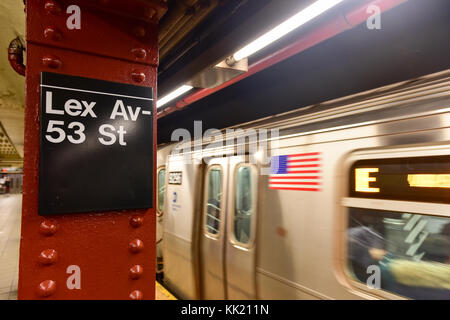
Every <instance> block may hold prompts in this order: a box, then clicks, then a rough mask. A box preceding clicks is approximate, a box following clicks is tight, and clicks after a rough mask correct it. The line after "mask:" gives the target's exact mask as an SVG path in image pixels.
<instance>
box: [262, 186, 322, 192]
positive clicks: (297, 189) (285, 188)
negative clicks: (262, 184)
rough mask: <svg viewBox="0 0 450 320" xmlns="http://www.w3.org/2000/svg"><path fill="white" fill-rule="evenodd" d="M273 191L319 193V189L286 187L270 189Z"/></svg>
mask: <svg viewBox="0 0 450 320" xmlns="http://www.w3.org/2000/svg"><path fill="white" fill-rule="evenodd" d="M270 189H274V190H294V191H321V189H319V188H287V187H270Z"/></svg>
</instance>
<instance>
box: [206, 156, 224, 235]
mask: <svg viewBox="0 0 450 320" xmlns="http://www.w3.org/2000/svg"><path fill="white" fill-rule="evenodd" d="M215 168H219V169H220V177H221V182H222V201H220V219H219V230H218V232H217V233H216V234H214V233H211V232H209V231H208V228H207V227H206V221H207V220H206V210H207V205H208V192H209V183H208V182H209V181H208V178H209V173H210V172H211V170H213V169H215ZM225 187H226V186H225V179H224V169H223V166H222V165H220V164H212V165H210V166H208V168H207V169H206V173H205V177H204V188H203V204H202V212H203V219H202V220H203V223H202V224H203V227H202V229H203V233H204V235H205V236H206V237H208V238H211V239H213V240H217V239H219V238H220V236H221V235H222V229H223V227H222V225H223V216H224V214H226V212H225V211H224V205H223V202H224V190H225Z"/></svg>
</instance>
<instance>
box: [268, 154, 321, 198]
mask: <svg viewBox="0 0 450 320" xmlns="http://www.w3.org/2000/svg"><path fill="white" fill-rule="evenodd" d="M321 166H322V159H321V153H320V152H310V153H301V154H289V155H285V156H274V157H272V162H271V168H270V169H271V175H270V177H269V188H270V189H276V190H296V191H320V190H321V188H320V186H321V184H322V174H321V173H322V171H321Z"/></svg>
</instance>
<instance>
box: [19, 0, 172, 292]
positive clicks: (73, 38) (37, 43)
mask: <svg viewBox="0 0 450 320" xmlns="http://www.w3.org/2000/svg"><path fill="white" fill-rule="evenodd" d="M26 5H27V8H26V12H27V48H26V52H27V60H26V108H25V150H24V182H23V210H22V234H21V245H20V262H19V289H18V297H19V299H142V298H143V299H154V297H155V238H156V236H155V234H156V232H155V231H156V230H155V226H156V222H155V220H156V219H155V216H156V213H155V209H154V208H153V209H148V210H127V211H120V212H102V213H101V214H99V213H83V214H61V215H54V216H46V217H43V216H39V215H38V182H39V181H38V179H39V175H38V170H39V128H40V124H39V112H40V111H39V110H40V102H39V94H40V87H39V81H40V72H42V71H48V72H54V73H62V74H67V75H74V76H82V77H88V78H95V79H100V80H108V81H115V82H122V83H127V84H134V85H140V86H149V87H153V88H154V96H156V68H157V64H158V47H157V33H158V29H157V26H158V21H159V19H160V18H161V17H162V15H163V14H164V13H165V11H166V8H165V5H164V4H163V2H162V1H159V0H146V1H144V0H127V1H123V0H88V1H82V0H79V1H77V0H72V1H65V0H59V1H58V0H30V1H27V2H26ZM73 5H75V7H74V6H73ZM77 7H78V8H79V9H80V11H79V12H77ZM74 14H75V15H74ZM74 19H79V20H74ZM153 114H154V115H156V103H154V107H153ZM153 128H154V142H153V150H154V162H153V163H154V172H156V117H154V118H153ZM149 147H150V146H149ZM113 160H114V159H111V161H113ZM111 174H112V175H113V174H114V173H113V172H111ZM92 179H95V177H92ZM155 183H156V174H154V181H153V185H154V186H155ZM154 190H156V188H155V187H154ZM153 199H156V196H155V195H154V196H153ZM154 201H155V200H154ZM153 207H155V205H153ZM78 267H79V269H77V268H78ZM75 274H79V275H80V282H79V284H80V287H79V288H76V287H74V283H75V282H74V281H75V280H74V278H73V277H74V275H75Z"/></svg>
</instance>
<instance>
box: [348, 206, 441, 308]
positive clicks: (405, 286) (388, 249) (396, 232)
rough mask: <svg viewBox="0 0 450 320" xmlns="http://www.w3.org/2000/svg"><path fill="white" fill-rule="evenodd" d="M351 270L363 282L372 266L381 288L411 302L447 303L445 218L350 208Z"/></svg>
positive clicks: (349, 255) (349, 249)
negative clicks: (378, 273)
mask: <svg viewBox="0 0 450 320" xmlns="http://www.w3.org/2000/svg"><path fill="white" fill-rule="evenodd" d="M348 236H349V248H348V251H349V254H348V259H349V267H350V269H351V271H352V272H353V276H354V278H355V279H356V280H359V281H361V282H363V283H366V281H367V278H368V277H369V276H370V275H371V274H369V273H367V268H368V266H370V265H378V266H380V270H381V289H384V290H387V291H391V292H395V293H397V294H400V295H402V296H405V297H407V298H412V299H421V300H425V299H450V223H449V222H448V218H440V217H429V216H423V215H418V214H410V213H403V214H401V213H391V212H386V211H377V210H367V209H355V208H352V209H351V213H350V228H349V230H348Z"/></svg>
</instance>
